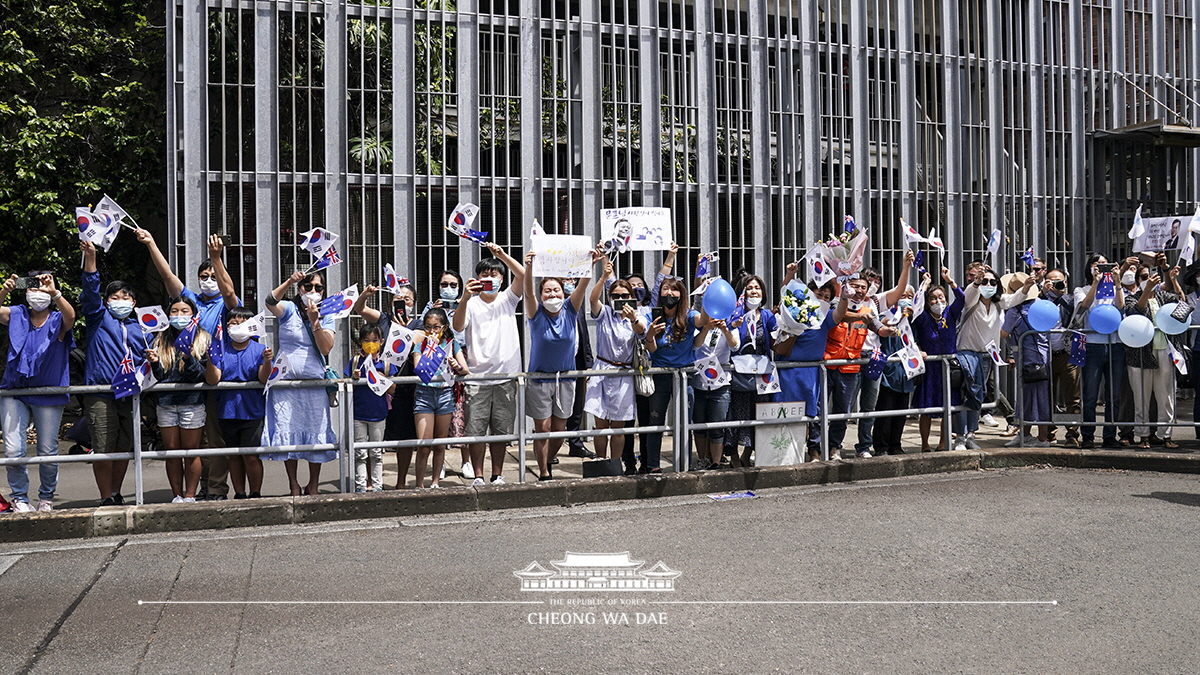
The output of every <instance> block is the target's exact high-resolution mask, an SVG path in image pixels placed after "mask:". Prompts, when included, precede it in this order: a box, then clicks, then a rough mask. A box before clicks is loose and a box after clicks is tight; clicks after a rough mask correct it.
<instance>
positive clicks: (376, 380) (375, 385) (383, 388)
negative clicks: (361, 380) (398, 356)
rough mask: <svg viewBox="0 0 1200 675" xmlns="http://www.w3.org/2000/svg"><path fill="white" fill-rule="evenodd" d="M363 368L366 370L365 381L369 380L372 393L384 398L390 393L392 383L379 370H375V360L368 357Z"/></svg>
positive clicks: (368, 383)
mask: <svg viewBox="0 0 1200 675" xmlns="http://www.w3.org/2000/svg"><path fill="white" fill-rule="evenodd" d="M363 367H364V369H365V370H366V373H365V379H366V380H367V386H368V387H370V388H371V391H373V392H375V395H376V396H383V395H384V394H386V393H387V392H388V389H391V388H392V381H391V380H389V379H388V378H386V377H384V376H383V375H382V374H381V373H380V372H379V371H378V370H375V359H373V358H369V357H368V358H367V359H366V362H365V363H364V364H363Z"/></svg>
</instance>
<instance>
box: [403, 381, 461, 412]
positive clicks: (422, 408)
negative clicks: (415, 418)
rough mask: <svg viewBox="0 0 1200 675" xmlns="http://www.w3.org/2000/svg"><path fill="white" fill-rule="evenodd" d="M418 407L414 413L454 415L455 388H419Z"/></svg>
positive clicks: (414, 409)
mask: <svg viewBox="0 0 1200 675" xmlns="http://www.w3.org/2000/svg"><path fill="white" fill-rule="evenodd" d="M416 399H417V402H416V406H415V407H414V408H413V412H414V413H416V414H418V415H419V414H422V413H423V414H426V415H453V414H454V408H455V403H454V387H422V386H417V395H416Z"/></svg>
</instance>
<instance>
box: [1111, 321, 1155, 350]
mask: <svg viewBox="0 0 1200 675" xmlns="http://www.w3.org/2000/svg"><path fill="white" fill-rule="evenodd" d="M1117 335H1118V336H1119V337H1120V338H1121V343H1122V344H1124V345H1125V346H1126V347H1133V348H1134V349H1137V348H1138V347H1145V346H1146V345H1148V344H1150V341H1151V340H1153V339H1154V322H1153V321H1151V320H1150V319H1149V318H1148V317H1144V316H1142V315H1141V314H1132V315H1130V316H1127V317H1125V320H1124V321H1122V322H1121V327H1120V328H1118V329H1117Z"/></svg>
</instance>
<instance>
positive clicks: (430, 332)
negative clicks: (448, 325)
mask: <svg viewBox="0 0 1200 675" xmlns="http://www.w3.org/2000/svg"><path fill="white" fill-rule="evenodd" d="M421 330H422V332H424V333H425V335H427V336H429V337H431V338H433V339H435V340H441V339H442V329H441V328H431V327H428V326H425V327H422V328H421Z"/></svg>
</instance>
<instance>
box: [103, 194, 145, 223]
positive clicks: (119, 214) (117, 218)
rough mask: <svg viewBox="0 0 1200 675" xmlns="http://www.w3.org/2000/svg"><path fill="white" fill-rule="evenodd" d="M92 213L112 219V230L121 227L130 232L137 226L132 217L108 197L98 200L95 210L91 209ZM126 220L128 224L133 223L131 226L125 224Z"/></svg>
mask: <svg viewBox="0 0 1200 675" xmlns="http://www.w3.org/2000/svg"><path fill="white" fill-rule="evenodd" d="M92 213H95V214H96V215H98V216H109V217H110V218H112V222H113V229H117V228H119V227H120V226H122V225H124V226H125V227H128V228H129V229H131V230H134V229H137V228H136V227H135V226H136V225H137V221H136V220H134V219H133V216H131V215H129V212H128V211H126V210H125V209H123V208H121V206H120V205H119V204H117V200H115V199H113V198H112V197H109V196H108V195H104V197H102V198H101V199H100V201H99V202H98V203H97V204H96V208H94V209H92ZM126 219H129V222H130V223H133V225H130V224H129V223H126V222H125V220H126Z"/></svg>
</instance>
